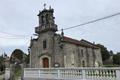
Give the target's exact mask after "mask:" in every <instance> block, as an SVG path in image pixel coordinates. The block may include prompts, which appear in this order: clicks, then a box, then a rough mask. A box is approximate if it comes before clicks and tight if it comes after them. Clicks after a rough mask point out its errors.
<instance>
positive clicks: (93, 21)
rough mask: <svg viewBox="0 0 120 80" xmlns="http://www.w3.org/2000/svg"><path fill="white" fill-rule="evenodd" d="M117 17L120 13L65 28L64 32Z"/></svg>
mask: <svg viewBox="0 0 120 80" xmlns="http://www.w3.org/2000/svg"><path fill="white" fill-rule="evenodd" d="M117 15H120V12H119V13H115V14H112V15H109V16H105V17H103V18H99V19H95V20H92V21H88V22H85V23H82V24H79V25H75V26H72V27H68V28H64V29H63V30H68V29H72V28H76V27H80V26H84V25H87V24H91V23H95V22H98V21H101V20H105V19H108V18H111V17H114V16H117ZM61 30H62V29H60V30H58V31H61Z"/></svg>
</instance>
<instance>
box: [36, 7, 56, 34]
mask: <svg viewBox="0 0 120 80" xmlns="http://www.w3.org/2000/svg"><path fill="white" fill-rule="evenodd" d="M53 13H54V9H52V8H51V7H49V9H46V8H45V6H44V9H43V10H42V11H40V12H39V14H38V18H39V26H38V27H36V28H35V33H37V34H40V33H43V32H47V31H53V32H56V31H57V25H56V24H55V21H54V19H55V17H54V16H53Z"/></svg>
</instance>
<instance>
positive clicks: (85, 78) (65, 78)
mask: <svg viewBox="0 0 120 80" xmlns="http://www.w3.org/2000/svg"><path fill="white" fill-rule="evenodd" d="M9 77H10V70H9V69H6V73H5V78H6V79H5V80H8V78H9ZM23 79H24V80H42V79H43V80H44V79H45V80H46V79H47V80H48V79H51V80H54V79H58V80H61V79H62V80H120V68H101V67H100V68H48V69H45V68H42V69H41V68H25V69H24V74H23Z"/></svg>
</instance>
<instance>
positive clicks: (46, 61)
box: [43, 58, 49, 68]
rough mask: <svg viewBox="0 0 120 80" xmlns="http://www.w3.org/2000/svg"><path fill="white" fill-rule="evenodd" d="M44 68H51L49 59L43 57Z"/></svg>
mask: <svg viewBox="0 0 120 80" xmlns="http://www.w3.org/2000/svg"><path fill="white" fill-rule="evenodd" d="M43 68H49V59H48V58H43Z"/></svg>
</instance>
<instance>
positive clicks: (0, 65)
mask: <svg viewBox="0 0 120 80" xmlns="http://www.w3.org/2000/svg"><path fill="white" fill-rule="evenodd" d="M4 69H5V64H4V56H3V55H1V56H0V71H4Z"/></svg>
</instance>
